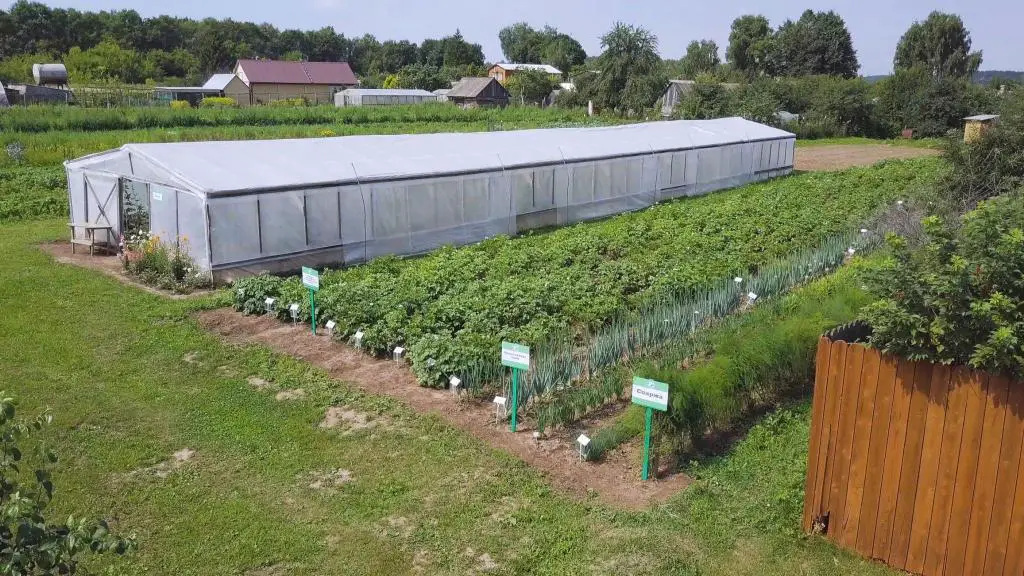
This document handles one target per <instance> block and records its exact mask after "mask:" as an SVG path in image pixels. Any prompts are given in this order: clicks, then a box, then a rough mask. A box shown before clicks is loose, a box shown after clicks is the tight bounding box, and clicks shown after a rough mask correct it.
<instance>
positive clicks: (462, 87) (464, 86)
mask: <svg viewBox="0 0 1024 576" xmlns="http://www.w3.org/2000/svg"><path fill="white" fill-rule="evenodd" d="M447 98H448V100H449V101H450V102H454V103H455V104H458V105H459V106H462V107H463V108H476V107H481V106H507V105H508V99H509V95H508V90H505V87H504V86H502V85H501V84H500V83H499V82H498V81H497V80H496V79H494V78H463V79H462V80H459V82H458V83H457V84H456V85H455V86H454V87H452V89H451V90H450V91H449V92H448V94H447Z"/></svg>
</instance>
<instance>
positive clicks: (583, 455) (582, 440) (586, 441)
mask: <svg viewBox="0 0 1024 576" xmlns="http://www.w3.org/2000/svg"><path fill="white" fill-rule="evenodd" d="M576 443H577V444H579V445H580V462H583V461H584V460H586V459H587V453H589V452H590V437H589V436H587V435H586V434H580V436H579V438H577V439H576Z"/></svg>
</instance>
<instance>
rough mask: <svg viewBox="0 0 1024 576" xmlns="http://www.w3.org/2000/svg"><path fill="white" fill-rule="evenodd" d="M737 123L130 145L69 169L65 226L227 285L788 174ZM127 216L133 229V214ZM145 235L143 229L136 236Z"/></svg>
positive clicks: (757, 135)
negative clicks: (105, 236)
mask: <svg viewBox="0 0 1024 576" xmlns="http://www.w3.org/2000/svg"><path fill="white" fill-rule="evenodd" d="M794 144H795V136H794V135H793V134H791V133H789V132H785V131H782V130H778V129H776V128H772V127H770V126H765V125H762V124H758V123H755V122H750V121H747V120H744V119H741V118H724V119H718V120H694V121H673V122H651V123H644V124H631V125H622V126H610V127H595V128H591V127H588V128H554V129H540V130H522V131H508V132H482V133H458V134H417V135H397V136H348V137H339V138H309V139H294V140H250V141H219V142H181V143H166V144H127V145H125V146H123V147H121V148H119V149H116V150H111V151H107V152H102V153H99V154H94V155H90V156H86V157H83V158H80V159H77V160H73V161H69V162H67V163H65V168H66V170H67V175H68V195H69V202H70V211H71V220H72V221H73V222H89V223H99V224H104V225H109V226H110V227H111V230H112V234H113V237H112V238H111V239H110V240H111V241H113V242H116V241H117V240H118V238H119V236H120V235H121V234H122V232H131V231H132V230H131V228H132V226H133V225H134V226H136V227H137V226H138V222H139V220H138V219H137V218H135V217H134V216H133V215H137V214H140V213H141V214H143V215H144V216H145V217H144V218H143V219H142V220H141V222H144V224H143V225H142V227H143V228H146V227H148V228H149V230H148V231H149V232H150V233H152V234H156V235H158V236H159V237H160V238H161V239H163V240H164V241H173V242H179V243H181V244H182V245H183V246H185V247H186V249H187V250H188V251H189V253H190V254H191V256H192V258H193V259H194V260H195V261H196V263H197V264H198V266H199V268H200V269H201V270H204V271H207V272H209V273H211V275H212V277H213V278H214V280H217V281H223V280H230V279H233V278H236V277H240V276H245V275H250V274H255V273H259V272H264V271H268V272H288V271H293V270H297V269H298V268H300V267H301V266H323V265H348V264H356V263H361V262H367V261H369V260H372V259H373V258H376V257H378V256H382V255H387V254H396V255H411V254H419V253H423V252H427V251H430V250H433V249H436V248H438V247H441V246H443V245H447V244H452V245H463V244H468V243H472V242H477V241H480V240H483V239H485V238H488V237H492V236H496V235H500V234H508V235H514V234H517V233H519V232H522V231H525V230H530V229H535V228H541V227H548V226H562V225H567V224H572V223H576V222H581V221H585V220H592V219H595V218H603V217H606V216H611V215H615V214H619V213H623V212H628V211H632V210H639V209H642V208H645V207H648V206H651V205H653V204H655V203H658V202H661V201H664V200H670V199H674V198H679V197H684V196H697V195H701V194H706V193H708V192H712V191H715V190H721V189H725V188H731V187H735V186H739V185H742V184H746V183H749V182H755V181H759V180H764V179H767V178H771V177H775V176H780V175H784V174H788V173H789V172H791V171H792V168H793V151H794ZM133 223H134V224H133ZM142 231H143V232H145V231H146V230H142Z"/></svg>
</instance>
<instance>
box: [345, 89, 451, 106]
mask: <svg viewBox="0 0 1024 576" xmlns="http://www.w3.org/2000/svg"><path fill="white" fill-rule="evenodd" d="M428 102H437V94H434V93H433V92H427V91H426V90H406V89H397V88H383V89H375V88H374V89H371V88H349V89H348V90H342V91H341V92H338V93H336V94H335V95H334V105H335V106H338V107H344V106H399V105H402V104H425V103H428Z"/></svg>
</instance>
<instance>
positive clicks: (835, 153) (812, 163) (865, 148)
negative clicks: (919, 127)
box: [794, 144, 939, 172]
mask: <svg viewBox="0 0 1024 576" xmlns="http://www.w3.org/2000/svg"><path fill="white" fill-rule="evenodd" d="M938 154H939V151H938V150H932V149H930V148H911V147H909V146H893V145H891V144H826V145H822V146H806V147H798V148H797V149H796V161H795V166H794V167H795V168H796V169H797V170H807V171H819V172H820V171H828V170H845V169H847V168H853V167H854V166H871V165H872V164H874V163H876V162H880V161H882V160H889V159H900V160H904V159H907V158H921V157H924V156H937V155H938Z"/></svg>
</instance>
